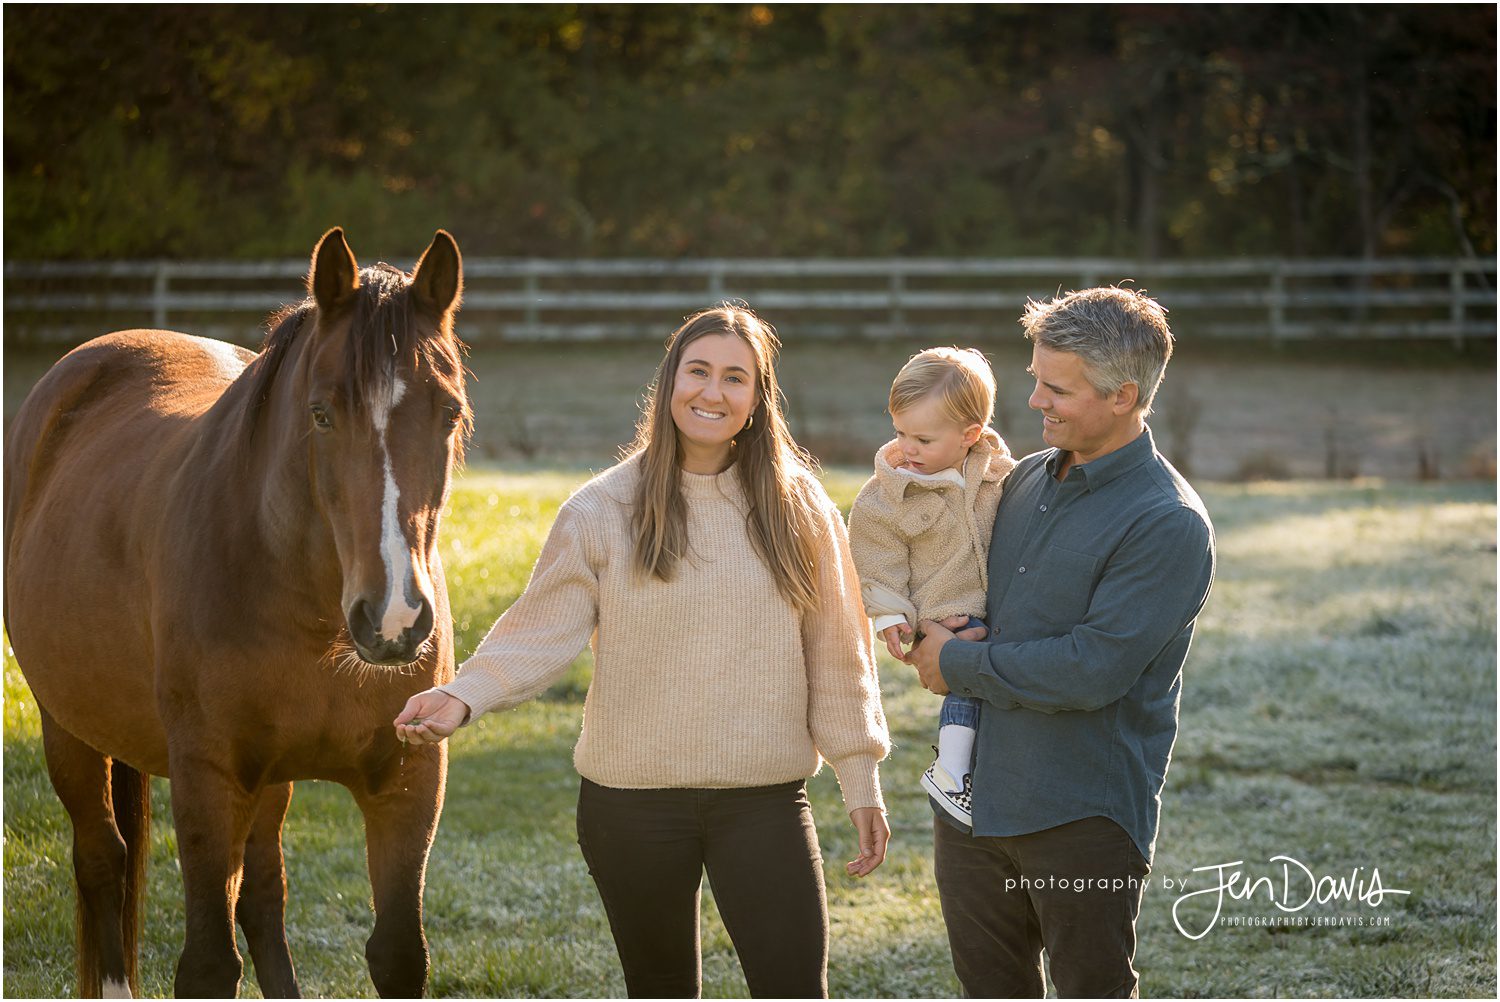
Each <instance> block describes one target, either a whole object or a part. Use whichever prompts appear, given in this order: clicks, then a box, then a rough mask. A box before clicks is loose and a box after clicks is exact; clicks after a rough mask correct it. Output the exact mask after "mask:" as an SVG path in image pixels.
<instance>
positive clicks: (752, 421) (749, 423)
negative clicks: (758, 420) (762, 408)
mask: <svg viewBox="0 0 1500 1002" xmlns="http://www.w3.org/2000/svg"><path fill="white" fill-rule="evenodd" d="M753 427H755V412H754V411H751V412H750V417H749V418H748V419H747V420H746V421H745V427H743V428H741V429H740V431H749V430H750V429H751V428H753Z"/></svg>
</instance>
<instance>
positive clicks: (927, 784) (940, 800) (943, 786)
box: [922, 749, 974, 828]
mask: <svg viewBox="0 0 1500 1002" xmlns="http://www.w3.org/2000/svg"><path fill="white" fill-rule="evenodd" d="M934 750H936V749H934ZM955 787H957V789H955ZM922 789H923V790H925V791H926V793H927V795H928V796H929V797H931V798H932V799H933V802H934V803H936V804H937V805H938V806H939V807H941V808H942V809H943V810H944V811H945V812H946V813H947V814H949V815H951V816H952V817H953V818H955V819H957V820H958V821H962V822H963V823H964V824H966V825H968V826H969V827H971V828H972V827H973V826H974V814H973V811H972V808H971V806H970V805H971V804H972V803H973V800H974V788H973V780H972V778H971V777H970V776H969V774H968V773H965V774H964V778H963V782H962V783H959V782H957V781H955V780H954V778H953V776H952V775H950V774H949V772H948V770H947V769H944V768H943V767H942V765H940V764H939V763H937V762H934V763H932V765H931V766H929V767H928V769H927V771H926V772H924V773H922Z"/></svg>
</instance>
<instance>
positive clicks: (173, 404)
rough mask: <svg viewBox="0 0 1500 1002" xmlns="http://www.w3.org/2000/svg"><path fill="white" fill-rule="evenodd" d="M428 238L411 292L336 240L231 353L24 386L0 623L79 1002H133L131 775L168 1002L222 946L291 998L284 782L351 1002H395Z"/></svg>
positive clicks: (66, 370) (442, 436)
mask: <svg viewBox="0 0 1500 1002" xmlns="http://www.w3.org/2000/svg"><path fill="white" fill-rule="evenodd" d="M462 275H463V268H462V262H461V259H460V257H459V252H458V247H457V245H456V244H455V243H454V241H453V239H452V237H450V236H449V235H448V234H447V233H445V232H442V231H439V232H438V234H437V236H436V237H434V239H433V241H432V244H431V245H430V246H429V247H428V248H427V251H426V252H425V253H424V254H423V255H422V259H421V260H420V261H419V262H418V263H417V267H416V269H415V270H414V271H413V272H412V274H411V275H410V276H408V275H406V274H404V273H402V272H400V271H398V270H396V269H395V268H392V267H390V266H389V265H384V264H382V265H377V266H376V267H374V268H368V269H365V270H364V271H360V270H359V266H358V265H357V264H356V263H355V260H354V255H353V254H352V253H351V252H350V250H349V245H348V244H347V243H346V242H345V240H344V234H343V231H342V230H338V229H335V230H331V231H329V232H328V233H327V234H325V235H324V237H323V239H322V240H321V241H319V243H318V246H317V249H316V250H314V251H313V259H312V270H311V272H310V273H309V275H308V291H309V294H310V295H309V298H308V299H307V300H306V301H304V302H303V303H302V304H301V305H299V306H296V307H291V308H288V309H286V310H283V311H282V313H281V314H279V315H278V316H277V317H276V318H274V319H273V323H272V327H273V329H272V331H271V333H270V334H269V336H268V337H267V338H266V343H265V346H264V348H263V349H262V351H261V352H260V354H259V355H252V354H251V353H250V352H247V351H244V350H242V349H239V348H235V347H232V346H230V345H227V344H223V343H221V342H217V341H209V340H205V339H202V338H196V337H190V336H188V335H185V334H177V333H173V332H170V331H156V330H132V331H121V332H118V333H115V334H109V335H106V336H104V337H101V338H98V339H96V340H94V341H90V342H89V343H87V344H85V345H83V346H81V347H79V348H77V349H75V350H74V351H72V352H71V353H69V354H68V355H67V356H66V357H65V358H63V359H62V360H61V361H59V362H58V363H57V365H55V366H54V367H53V368H52V369H51V370H50V371H49V372H48V373H47V374H46V376H44V377H43V378H42V380H41V381H40V382H38V383H37V385H36V387H35V388H34V389H33V390H32V391H31V394H30V396H28V397H27V399H26V401H25V403H24V404H23V405H22V406H21V409H20V411H19V413H18V414H17V415H16V418H15V420H14V422H13V424H12V427H11V431H10V433H9V435H8V437H7V439H6V443H5V578H6V589H5V622H6V625H7V628H8V629H9V631H10V640H11V644H12V646H13V648H14V650H15V654H16V659H17V660H18V661H19V663H20V665H21V668H22V671H23V672H24V673H25V676H26V681H27V683H28V684H29V685H30V686H31V689H32V691H33V692H34V693H35V695H36V699H37V704H38V706H39V707H40V709H41V724H42V739H43V744H44V748H45V751H46V755H47V769H48V772H49V774H50V775H51V777H52V784H53V786H54V787H55V788H56V790H57V795H58V797H59V798H60V799H61V800H62V802H63V806H64V807H65V808H66V809H67V812H68V814H69V816H70V818H71V819H72V823H73V869H74V875H75V878H76V882H77V887H76V890H77V916H78V973H79V991H80V994H83V995H98V994H99V993H100V992H101V991H103V992H105V993H106V994H109V995H123V994H125V993H126V991H127V986H128V989H129V990H131V991H134V992H137V993H138V992H139V984H138V982H137V979H136V970H135V967H136V938H137V935H138V930H139V921H140V918H139V910H140V905H141V893H142V889H143V887H144V879H143V878H144V866H145V861H146V857H147V851H148V848H149V822H150V816H151V811H150V786H149V782H148V778H147V777H148V776H150V775H158V776H169V777H171V781H172V815H173V819H174V821H175V823H176V829H177V842H178V852H179V854H180V858H181V863H182V878H183V892H184V895H185V897H186V916H187V931H186V937H185V942H184V944H183V949H182V954H181V957H180V958H179V960H178V964H177V973H176V982H175V989H176V992H177V994H178V995H179V996H232V995H234V994H235V993H236V992H237V990H238V988H239V981H240V975H241V971H242V962H241V958H240V954H239V951H238V949H237V948H236V946H235V931H234V924H235V922H236V921H238V922H239V924H240V926H241V927H242V928H243V929H244V932H245V939H246V942H247V943H248V944H249V947H250V955H251V958H252V959H253V961H254V963H255V973H256V976H257V978H258V979H259V982H260V986H261V989H262V990H263V991H264V993H265V995H266V996H267V997H277V996H282V997H289V996H295V995H297V994H299V993H298V988H297V980H296V975H295V974H294V972H293V969H292V960H291V955H290V953H289V951H288V948H287V942H286V932H285V924H284V915H285V906H286V869H285V866H284V863H283V859H282V852H281V823H282V819H283V818H284V817H285V815H286V810H287V805H288V803H289V802H290V800H291V796H292V781H293V780H297V779H308V778H314V779H326V780H332V781H334V782H337V783H341V784H343V785H344V786H346V787H348V788H349V790H350V792H352V793H353V794H354V797H355V800H356V801H357V802H358V804H359V807H360V809H361V810H362V812H363V814H364V818H365V829H366V849H367V854H368V861H369V868H370V882H371V885H372V887H373V890H374V904H375V916H376V917H375V928H374V932H373V933H372V934H371V936H370V938H369V941H368V942H367V944H366V947H365V955H366V958H367V959H368V961H369V965H370V975H371V978H372V979H373V980H374V983H375V988H376V989H377V990H378V991H379V992H380V994H381V995H385V996H407V997H413V996H418V995H421V994H422V993H423V992H424V990H425V989H426V984H427V970H428V954H427V941H426V938H425V937H424V935H423V932H422V887H423V879H424V874H425V872H426V866H427V854H428V850H429V848H430V846H431V844H432V838H433V834H434V833H435V831H436V829H437V822H438V814H439V812H440V811H441V809H442V801H443V781H444V777H445V774H446V768H447V759H446V752H445V751H444V747H443V746H442V745H438V746H435V747H434V746H426V747H422V748H417V747H415V746H414V747H411V748H407V749H403V748H402V747H401V746H400V745H399V744H398V743H397V741H396V738H395V736H394V731H393V728H392V726H391V720H392V719H393V718H394V717H395V716H396V714H397V713H398V712H399V711H400V710H401V707H402V706H403V705H404V704H405V702H406V700H407V698H408V697H409V696H411V695H412V694H413V693H415V692H419V691H421V690H423V689H426V688H428V687H429V686H432V685H436V684H441V683H443V682H446V681H449V680H450V679H451V678H452V677H453V643H452V627H451V620H450V617H449V612H448V594H447V587H446V585H445V583H444V578H443V569H442V565H441V563H440V562H439V559H438V550H437V536H438V520H439V516H440V513H441V511H442V509H443V505H444V503H445V501H446V499H447V497H448V489H449V482H450V477H451V473H452V469H453V465H454V463H455V461H456V459H457V457H458V454H459V452H460V450H461V449H462V446H463V439H464V435H465V433H466V432H467V430H468V414H469V408H468V403H467V401H466V398H465V396H464V378H463V377H464V372H463V365H462V361H461V351H462V347H461V345H460V344H459V341H458V339H457V337H456V336H455V335H454V333H453V315H454V313H455V312H456V310H457V308H458V300H459V296H460V293H461V290H462V284H463V278H462Z"/></svg>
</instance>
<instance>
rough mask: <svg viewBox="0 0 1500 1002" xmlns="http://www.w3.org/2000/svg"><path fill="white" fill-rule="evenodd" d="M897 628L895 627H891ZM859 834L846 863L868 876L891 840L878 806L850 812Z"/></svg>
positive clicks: (852, 870) (854, 873)
mask: <svg viewBox="0 0 1500 1002" xmlns="http://www.w3.org/2000/svg"><path fill="white" fill-rule="evenodd" d="M891 629H895V627H891ZM849 820H850V821H853V822H854V831H855V834H857V835H858V836H859V858H858V859H853V860H850V861H849V862H848V863H845V864H844V869H845V870H846V871H847V872H848V874H849V876H851V877H868V876H869V875H870V874H872V873H874V872H875V868H876V867H877V866H879V865H880V864H881V863H884V862H885V847H886V845H887V844H888V843H889V842H890V840H891V829H890V826H889V825H887V824H886V822H885V815H884V814H882V813H881V811H880V809H879V808H878V807H856V808H855V809H854V810H852V811H850V812H849Z"/></svg>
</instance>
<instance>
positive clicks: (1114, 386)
mask: <svg viewBox="0 0 1500 1002" xmlns="http://www.w3.org/2000/svg"><path fill="white" fill-rule="evenodd" d="M1021 322H1022V325H1023V327H1024V328H1025V333H1026V337H1027V339H1028V340H1030V341H1031V342H1032V343H1033V346H1034V347H1033V352H1032V359H1031V367H1030V369H1029V370H1028V371H1029V372H1030V373H1031V375H1032V376H1034V377H1035V379H1036V389H1035V390H1034V391H1033V392H1032V394H1031V399H1030V401H1029V404H1030V406H1031V408H1032V409H1033V410H1037V411H1040V412H1041V414H1042V438H1043V440H1044V441H1045V442H1046V443H1047V445H1049V446H1051V448H1049V449H1045V450H1043V451H1042V452H1038V453H1036V454H1034V455H1031V456H1028V457H1026V458H1025V459H1023V460H1022V461H1021V463H1020V464H1019V465H1018V466H1017V467H1016V469H1015V471H1014V472H1012V473H1011V475H1010V479H1009V480H1008V481H1007V482H1006V485H1005V493H1004V495H1003V497H1002V499H1001V502H1000V510H999V512H998V514H997V515H996V518H995V532H994V536H993V539H992V540H991V543H990V555H989V594H988V597H987V598H988V601H987V606H988V615H987V617H986V620H987V622H988V624H989V632H988V635H985V634H984V632H983V631H980V630H978V629H973V630H964V631H962V633H961V634H960V637H961V638H963V639H959V638H955V636H954V634H953V633H951V632H949V630H948V629H947V628H945V627H944V626H943V625H940V624H938V623H933V622H924V623H923V624H922V630H923V633H924V634H925V639H923V640H922V641H921V642H920V643H919V644H918V645H917V646H916V647H914V648H913V649H912V651H911V653H910V655H909V660H910V661H911V663H912V664H913V665H915V666H916V668H917V671H918V673H919V674H920V676H921V679H922V684H923V686H924V687H925V688H927V689H930V690H932V691H933V692H935V693H939V694H943V693H947V692H948V691H949V690H952V691H954V692H957V693H960V694H962V695H967V696H972V697H976V698H978V699H979V700H980V701H981V704H982V709H981V713H980V723H979V734H978V737H977V739H976V742H975V765H974V772H973V792H974V798H973V803H974V808H973V816H974V827H973V834H972V835H971V834H969V833H967V832H964V831H962V830H960V829H959V827H958V826H957V824H956V823H953V822H950V821H948V820H947V816H946V815H945V814H943V813H942V812H938V816H937V819H936V820H935V821H934V823H933V828H934V862H935V867H936V872H937V881H938V891H939V894H940V896H941V899H942V906H943V918H944V921H945V922H946V923H947V926H948V939H949V943H950V945H951V947H952V950H953V965H954V969H955V970H956V971H957V973H958V977H959V980H960V981H961V982H962V983H963V987H964V991H965V993H966V994H967V995H968V996H970V997H971V998H996V997H1002V998H1003V997H1007V996H1009V997H1018V996H1020V997H1024V996H1031V997H1037V998H1040V997H1042V996H1043V995H1044V994H1045V984H1044V982H1043V977H1042V966H1041V955H1042V951H1043V950H1045V951H1046V952H1047V955H1048V959H1049V960H1050V964H1051V971H1052V978H1053V982H1054V983H1055V985H1056V988H1057V992H1058V995H1059V996H1062V997H1065V998H1066V997H1072V998H1081V997H1092V998H1104V997H1134V996H1135V995H1136V993H1137V987H1138V986H1137V975H1136V972H1135V969H1134V967H1133V966H1132V961H1133V959H1134V956H1135V944H1136V939H1135V921H1136V916H1137V915H1138V913H1139V911H1140V903H1141V892H1142V890H1143V889H1144V878H1145V876H1146V874H1147V873H1148V872H1149V871H1150V860H1151V856H1152V852H1153V850H1154V849H1155V843H1156V831H1157V821H1158V818H1159V816H1160V807H1161V800H1160V795H1161V787H1162V782H1163V779H1164V778H1165V776H1166V772H1167V763H1168V760H1169V759H1170V758H1171V753H1172V743H1173V741H1174V740H1175V739H1176V736H1177V705H1178V698H1179V695H1180V692H1181V683H1182V665H1183V661H1184V660H1185V659H1186V657H1187V651H1188V645H1189V643H1190V642H1191V640H1192V636H1193V625H1194V621H1195V619H1196V617H1197V615H1198V611H1199V610H1200V609H1201V608H1202V607H1203V602H1204V600H1205V599H1206V598H1207V596H1208V590H1209V585H1210V583H1211V582H1212V580H1213V572H1214V540H1213V527H1212V525H1211V524H1210V523H1209V519H1208V514H1207V512H1206V511H1205V510H1204V508H1203V503H1202V501H1200V500H1199V499H1198V495H1197V494H1196V493H1194V491H1193V489H1192V488H1191V487H1189V486H1188V484H1187V482H1186V481H1184V480H1183V479H1182V477H1181V476H1180V475H1178V473H1177V471H1176V470H1174V469H1173V468H1172V467H1171V465H1170V464H1169V463H1168V462H1167V461H1166V460H1165V459H1163V458H1162V457H1161V455H1160V454H1158V453H1157V451H1156V448H1155V445H1154V443H1153V441H1152V438H1151V432H1150V430H1149V429H1148V428H1147V427H1146V415H1147V414H1149V413H1150V410H1151V400H1152V398H1153V397H1154V396H1155V394H1156V389H1157V386H1158V385H1159V384H1160V383H1161V377H1162V373H1163V371H1164V370H1165V369H1166V364H1167V359H1168V358H1170V357H1171V354H1172V332H1171V330H1170V329H1169V328H1168V326H1167V319H1166V311H1165V310H1163V309H1162V307H1161V306H1160V305H1159V304H1158V303H1156V302H1155V301H1154V300H1152V299H1149V298H1147V297H1146V296H1145V295H1142V294H1141V293H1138V292H1133V291H1130V290H1127V289H1116V288H1105V289H1088V290H1085V291H1082V292H1073V293H1069V294H1068V295H1066V296H1063V297H1061V298H1059V299H1056V300H1053V301H1051V302H1047V303H1035V302H1033V303H1030V304H1028V306H1027V309H1026V313H1025V315H1024V316H1023V317H1022V318H1021ZM948 625H950V626H952V625H955V624H954V623H953V621H949V624H948Z"/></svg>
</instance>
